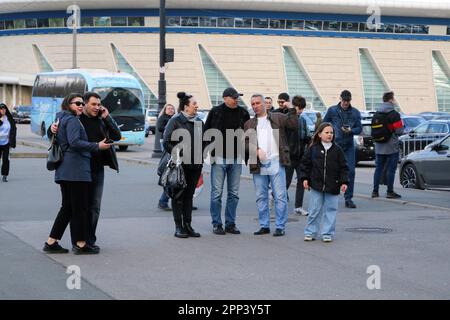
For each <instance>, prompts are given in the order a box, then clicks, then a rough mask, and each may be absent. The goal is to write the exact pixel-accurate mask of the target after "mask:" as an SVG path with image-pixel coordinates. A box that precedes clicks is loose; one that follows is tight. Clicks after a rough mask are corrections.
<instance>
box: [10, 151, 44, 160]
mask: <svg viewBox="0 0 450 320" xmlns="http://www.w3.org/2000/svg"><path fill="white" fill-rule="evenodd" d="M10 157H11V159H12V158H15V159H28V158H29V159H45V158H47V154H46V153H39V152H17V153H16V152H11V154H10Z"/></svg>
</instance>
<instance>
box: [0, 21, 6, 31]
mask: <svg viewBox="0 0 450 320" xmlns="http://www.w3.org/2000/svg"><path fill="white" fill-rule="evenodd" d="M4 29H5V22H4V21H0V30H4Z"/></svg>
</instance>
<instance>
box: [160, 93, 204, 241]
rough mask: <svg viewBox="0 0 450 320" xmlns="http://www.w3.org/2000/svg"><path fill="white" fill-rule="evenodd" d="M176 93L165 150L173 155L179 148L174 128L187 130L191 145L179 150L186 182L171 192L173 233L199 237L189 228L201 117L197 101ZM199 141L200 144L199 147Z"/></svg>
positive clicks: (199, 160)
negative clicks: (176, 112) (176, 99)
mask: <svg viewBox="0 0 450 320" xmlns="http://www.w3.org/2000/svg"><path fill="white" fill-rule="evenodd" d="M177 97H178V99H179V100H180V104H179V109H178V110H179V113H178V114H176V115H175V116H173V117H172V118H171V119H170V120H169V122H168V124H167V127H166V129H165V130H164V141H163V146H164V150H165V151H167V152H169V153H171V154H172V155H173V156H175V155H176V154H177V152H176V149H175V150H174V148H177V149H178V146H177V144H179V143H181V142H180V141H179V139H178V138H176V137H174V136H173V135H172V134H173V133H174V131H175V130H179V129H184V130H187V133H189V138H190V148H188V149H190V150H188V149H187V150H184V149H182V150H181V151H180V157H181V160H182V167H183V170H184V174H185V177H186V183H187V186H186V188H185V189H183V190H179V192H176V193H174V194H173V195H172V196H173V198H172V211H173V218H174V220H175V237H177V238H187V237H200V234H199V233H198V232H195V231H194V229H193V228H192V226H191V221H192V200H193V197H194V192H195V187H196V185H197V182H198V179H199V177H200V174H201V172H202V166H203V121H202V120H201V119H200V118H198V117H197V109H198V105H197V101H196V100H195V98H194V97H193V96H192V95H189V94H186V93H185V92H179V93H178V94H177ZM185 133H186V131H185ZM199 144H200V148H199V147H198V146H199ZM196 150H197V152H199V151H200V154H196V153H195V152H196ZM172 151H174V152H172Z"/></svg>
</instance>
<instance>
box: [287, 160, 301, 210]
mask: <svg viewBox="0 0 450 320" xmlns="http://www.w3.org/2000/svg"><path fill="white" fill-rule="evenodd" d="M285 169H286V190H289V186H290V185H291V182H292V178H293V177H294V171H295V172H296V173H297V187H296V189H295V208H301V207H302V206H303V195H304V194H305V189H304V188H303V183H302V181H301V180H300V170H301V165H300V164H294V165H293V166H289V167H285Z"/></svg>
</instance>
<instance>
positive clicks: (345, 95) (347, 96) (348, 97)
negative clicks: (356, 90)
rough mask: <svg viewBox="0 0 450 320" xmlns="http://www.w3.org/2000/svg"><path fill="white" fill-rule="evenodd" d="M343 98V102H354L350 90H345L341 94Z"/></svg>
mask: <svg viewBox="0 0 450 320" xmlns="http://www.w3.org/2000/svg"><path fill="white" fill-rule="evenodd" d="M341 98H342V100H345V101H350V100H352V93H351V92H350V91H348V90H344V91H342V92H341Z"/></svg>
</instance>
